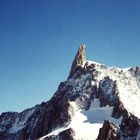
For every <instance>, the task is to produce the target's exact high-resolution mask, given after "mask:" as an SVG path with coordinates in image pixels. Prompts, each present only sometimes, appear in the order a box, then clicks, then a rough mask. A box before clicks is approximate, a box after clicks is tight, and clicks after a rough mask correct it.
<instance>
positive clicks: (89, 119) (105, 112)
mask: <svg viewBox="0 0 140 140" xmlns="http://www.w3.org/2000/svg"><path fill="white" fill-rule="evenodd" d="M112 110H113V108H112V107H109V106H106V107H100V102H99V100H98V99H95V100H94V102H92V103H91V106H90V109H89V110H87V111H82V110H79V111H77V112H75V115H74V116H73V118H72V121H71V123H70V127H71V128H73V129H74V130H75V132H76V135H75V139H76V140H81V139H84V140H96V138H97V136H98V134H99V129H100V128H101V127H102V125H103V123H104V120H110V121H112V122H114V123H116V124H118V125H119V124H120V123H121V120H122V118H120V119H115V118H112V117H111V114H112Z"/></svg>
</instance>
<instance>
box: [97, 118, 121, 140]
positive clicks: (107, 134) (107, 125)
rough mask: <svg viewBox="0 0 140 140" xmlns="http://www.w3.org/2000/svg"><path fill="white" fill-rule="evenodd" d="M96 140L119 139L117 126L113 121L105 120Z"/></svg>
mask: <svg viewBox="0 0 140 140" xmlns="http://www.w3.org/2000/svg"><path fill="white" fill-rule="evenodd" d="M97 140H120V135H119V128H118V127H117V126H116V125H115V124H114V123H112V122H109V121H106V120H105V121H104V124H103V127H102V128H101V129H100V132H99V135H98V138H97Z"/></svg>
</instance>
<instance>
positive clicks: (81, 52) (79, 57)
mask: <svg viewBox="0 0 140 140" xmlns="http://www.w3.org/2000/svg"><path fill="white" fill-rule="evenodd" d="M85 61H86V46H85V45H84V44H81V45H80V47H79V49H78V52H77V54H76V56H75V58H74V60H73V63H72V66H71V70H70V73H69V77H68V79H69V78H71V77H72V76H73V75H74V73H75V72H76V68H77V66H79V65H80V66H82V65H83V64H84V63H85Z"/></svg>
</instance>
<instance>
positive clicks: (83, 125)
mask: <svg viewBox="0 0 140 140" xmlns="http://www.w3.org/2000/svg"><path fill="white" fill-rule="evenodd" d="M139 106H140V68H139V67H136V68H127V69H119V68H115V67H107V66H105V65H103V64H99V63H96V62H93V61H87V60H86V56H85V47H84V46H83V45H82V46H81V47H80V48H79V50H78V53H77V55H76V57H75V59H74V61H73V65H72V68H71V71H70V74H69V77H68V79H67V80H66V81H64V82H62V83H60V85H59V87H58V89H57V91H56V93H55V94H54V96H53V97H52V98H51V100H50V101H48V102H46V103H42V104H40V105H37V106H35V107H33V108H31V109H28V110H25V111H23V112H21V113H11V112H8V113H3V114H2V115H1V116H0V139H1V140H19V139H20V140H34V139H40V140H41V139H44V140H48V139H49V140H50V139H51V140H55V139H60V140H72V139H76V140H96V139H97V140H139V139H140V130H139V126H140V121H139V119H140V109H139Z"/></svg>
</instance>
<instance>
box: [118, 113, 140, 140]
mask: <svg viewBox="0 0 140 140" xmlns="http://www.w3.org/2000/svg"><path fill="white" fill-rule="evenodd" d="M139 123H140V120H139V119H138V118H137V117H135V116H133V115H129V114H127V115H125V116H124V117H123V120H122V123H121V125H120V131H121V135H122V137H123V138H128V137H131V138H133V139H134V140H135V139H136V137H137V135H138V131H139V127H140V126H139Z"/></svg>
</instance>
